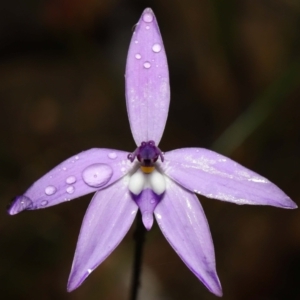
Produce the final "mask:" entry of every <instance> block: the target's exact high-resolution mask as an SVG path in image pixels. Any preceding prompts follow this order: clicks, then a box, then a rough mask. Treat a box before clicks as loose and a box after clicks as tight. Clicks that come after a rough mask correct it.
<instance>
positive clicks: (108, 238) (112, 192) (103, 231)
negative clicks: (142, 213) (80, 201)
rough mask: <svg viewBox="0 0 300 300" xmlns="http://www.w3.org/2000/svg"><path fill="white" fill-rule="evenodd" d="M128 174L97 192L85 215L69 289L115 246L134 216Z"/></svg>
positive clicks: (79, 281)
mask: <svg viewBox="0 0 300 300" xmlns="http://www.w3.org/2000/svg"><path fill="white" fill-rule="evenodd" d="M128 180H129V179H128V176H125V177H124V178H122V179H120V181H118V182H116V183H115V184H113V185H111V186H109V187H107V188H105V189H103V190H101V191H99V192H98V193H96V194H95V196H94V197H93V199H92V201H91V203H90V205H89V207H88V209H87V212H86V214H85V216H84V219H83V222H82V226H81V230H80V234H79V238H78V242H77V248H76V251H75V255H74V260H73V265H72V270H71V273H70V277H69V281H68V291H69V292H70V291H72V290H74V289H76V288H77V287H78V286H79V285H81V284H82V282H83V281H84V280H85V279H86V278H87V277H88V276H89V274H90V273H91V272H92V271H93V270H94V269H95V268H96V267H97V266H98V265H99V264H100V263H101V262H102V261H103V260H105V259H106V258H107V256H108V255H110V254H111V252H112V251H113V250H114V249H115V248H116V247H117V246H118V244H119V243H120V242H121V240H122V239H123V237H124V236H125V235H126V233H127V232H128V230H129V228H130V226H131V225H132V223H133V220H134V218H135V216H136V213H137V210H138V206H137V205H136V203H135V202H134V201H133V199H132V198H131V195H130V194H129V191H128V188H127V186H128Z"/></svg>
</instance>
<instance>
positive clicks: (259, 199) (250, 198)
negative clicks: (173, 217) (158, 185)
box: [158, 148, 297, 208]
mask: <svg viewBox="0 0 300 300" xmlns="http://www.w3.org/2000/svg"><path fill="white" fill-rule="evenodd" d="M164 158H165V162H164V163H163V164H160V167H161V168H162V170H163V171H164V172H165V174H166V175H168V176H169V177H170V178H172V179H173V180H175V181H176V182H178V183H179V184H180V185H182V186H183V187H185V188H187V189H189V190H191V191H194V192H195V193H198V194H201V195H204V196H206V197H208V198H216V199H219V200H224V201H228V202H233V203H236V204H258V205H272V206H278V207H283V208H297V205H296V204H295V203H294V202H293V201H292V200H291V199H290V198H289V197H288V196H287V195H286V194H285V193H284V192H283V191H282V190H280V189H279V188H278V187H277V186H276V185H275V184H273V183H272V182H270V181H269V180H268V179H266V178H264V177H262V176H260V175H258V174H256V173H254V172H252V171H250V170H249V169H247V168H245V167H243V166H241V165H240V164H238V163H236V162H234V161H233V160H231V159H229V158H228V157H225V156H223V155H220V154H218V153H215V152H213V151H210V150H207V149H201V148H184V149H177V150H173V151H170V152H166V153H165V155H164ZM158 163H159V162H158Z"/></svg>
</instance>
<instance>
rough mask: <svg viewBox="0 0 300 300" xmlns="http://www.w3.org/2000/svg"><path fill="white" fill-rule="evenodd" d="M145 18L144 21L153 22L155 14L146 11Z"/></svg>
mask: <svg viewBox="0 0 300 300" xmlns="http://www.w3.org/2000/svg"><path fill="white" fill-rule="evenodd" d="M143 20H144V22H146V23H151V22H152V21H153V15H152V14H150V13H145V14H144V15H143Z"/></svg>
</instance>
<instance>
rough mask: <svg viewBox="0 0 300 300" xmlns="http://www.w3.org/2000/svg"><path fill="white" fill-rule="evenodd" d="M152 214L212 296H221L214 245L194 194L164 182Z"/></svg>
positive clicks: (172, 183) (169, 240)
mask: <svg viewBox="0 0 300 300" xmlns="http://www.w3.org/2000/svg"><path fill="white" fill-rule="evenodd" d="M154 212H155V217H156V220H157V223H158V225H159V227H160V229H161V231H162V233H163V234H164V236H165V237H166V239H167V240H168V242H169V243H170V244H171V246H172V247H173V249H174V250H175V251H176V253H177V254H178V255H179V256H180V258H181V259H182V260H183V262H184V263H185V264H186V265H187V267H188V268H189V269H190V270H191V271H192V272H193V273H194V274H195V275H196V276H197V277H198V278H199V279H200V280H201V281H202V282H203V284H204V285H205V286H206V287H207V288H208V289H209V290H210V291H211V292H212V293H214V294H216V295H217V296H221V295H222V288H221V285H220V281H219V278H218V275H217V272H216V266H215V253H214V246H213V242H212V238H211V234H210V230H209V227H208V223H207V220H206V217H205V214H204V211H203V209H202V206H201V204H200V202H199V200H198V198H197V197H196V195H195V194H193V193H191V192H189V191H187V190H185V189H184V188H182V187H180V186H179V185H178V184H176V183H175V182H173V181H172V180H170V179H167V189H166V192H165V194H164V196H163V198H162V200H161V201H160V202H159V204H158V205H157V207H156V209H155V211H154Z"/></svg>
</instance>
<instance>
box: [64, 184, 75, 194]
mask: <svg viewBox="0 0 300 300" xmlns="http://www.w3.org/2000/svg"><path fill="white" fill-rule="evenodd" d="M66 191H67V193H68V194H73V193H74V192H75V188H74V186H73V185H70V186H68V187H67V189H66Z"/></svg>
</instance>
